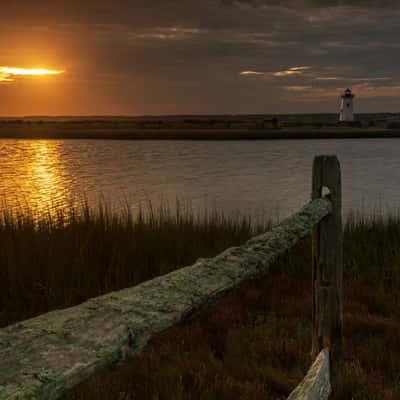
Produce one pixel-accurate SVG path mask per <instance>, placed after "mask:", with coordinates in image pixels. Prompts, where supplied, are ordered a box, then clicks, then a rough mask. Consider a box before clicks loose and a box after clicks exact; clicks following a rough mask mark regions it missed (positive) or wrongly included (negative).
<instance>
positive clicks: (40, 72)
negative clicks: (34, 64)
mask: <svg viewBox="0 0 400 400" xmlns="http://www.w3.org/2000/svg"><path fill="white" fill-rule="evenodd" d="M63 72H64V71H60V70H51V69H46V68H17V67H1V66H0V82H2V81H3V82H13V81H14V80H15V77H19V76H46V75H59V74H62V73H63Z"/></svg>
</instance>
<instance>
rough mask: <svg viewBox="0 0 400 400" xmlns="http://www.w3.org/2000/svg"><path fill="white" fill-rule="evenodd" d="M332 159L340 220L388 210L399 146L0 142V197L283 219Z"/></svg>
mask: <svg viewBox="0 0 400 400" xmlns="http://www.w3.org/2000/svg"><path fill="white" fill-rule="evenodd" d="M318 154H337V155H338V157H339V159H340V162H341V165H342V173H343V196H344V198H343V203H344V212H345V213H348V212H349V211H350V210H356V211H362V212H364V213H366V214H371V213H373V212H374V211H376V210H377V209H378V210H379V211H382V212H384V213H389V212H397V211H398V209H399V206H400V186H399V183H400V140H397V139H382V140H379V139H371V140H350V139H349V140H327V141H322V140H290V141H284V140H282V141H238V142H234V141H227V142H201V141H199V142H195V141H112V140H108V141H106V140H103V141H102V140H51V141H50V140H3V139H2V140H0V199H2V206H1V207H5V204H7V207H8V208H9V209H13V210H19V209H21V208H25V207H29V208H30V209H32V210H34V211H35V212H38V213H45V212H47V211H48V210H50V211H51V212H56V210H57V209H60V208H68V207H69V206H70V205H71V202H72V201H73V202H81V201H83V198H86V199H87V201H88V202H89V204H90V205H94V206H96V205H97V204H98V202H99V199H105V200H106V201H108V202H111V203H112V205H113V207H114V208H115V209H116V210H122V209H124V208H126V206H127V205H129V207H131V208H132V210H133V211H135V210H137V209H138V207H139V205H140V204H142V205H145V204H146V203H147V202H148V201H149V200H150V201H151V202H152V204H153V205H155V206H156V205H158V204H159V203H160V202H163V203H169V204H170V206H171V207H174V206H175V202H176V199H177V198H178V199H180V200H181V201H185V202H187V203H190V204H191V206H192V207H193V208H194V209H195V210H199V211H202V210H204V209H205V208H210V207H211V208H216V209H218V210H222V211H224V212H226V213H228V214H229V213H236V212H239V213H241V214H244V215H252V216H256V217H270V216H271V217H273V218H274V219H276V218H279V219H281V218H283V217H285V216H287V215H288V214H290V213H291V212H293V211H295V210H297V209H298V208H299V207H301V206H302V205H303V204H305V202H307V201H308V199H309V194H310V187H311V168H312V160H313V157H314V156H315V155H318Z"/></svg>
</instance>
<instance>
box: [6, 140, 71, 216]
mask: <svg viewBox="0 0 400 400" xmlns="http://www.w3.org/2000/svg"><path fill="white" fill-rule="evenodd" d="M14 143H15V147H14V151H13V154H10V153H9V146H7V150H8V152H7V157H8V162H7V164H6V165H5V166H3V169H2V171H1V172H0V174H1V175H0V177H1V179H0V180H1V182H0V189H1V193H2V198H3V201H4V203H5V204H6V206H7V209H8V210H12V211H13V212H17V213H19V212H21V211H23V212H26V211H27V210H30V211H31V212H32V213H34V214H35V215H43V214H48V213H50V214H51V215H55V213H56V212H57V211H59V210H63V209H67V208H68V207H69V206H70V205H71V193H70V191H69V182H68V178H67V176H68V174H67V173H66V171H65V166H64V164H63V159H62V156H61V150H60V146H61V144H60V143H58V142H52V141H45V140H39V141H34V140H32V141H24V142H23V143H22V142H21V143H18V142H14ZM5 151H6V148H4V149H2V146H1V144H0V156H3V154H2V153H4V152H5ZM22 157H23V158H22ZM21 160H23V161H21Z"/></svg>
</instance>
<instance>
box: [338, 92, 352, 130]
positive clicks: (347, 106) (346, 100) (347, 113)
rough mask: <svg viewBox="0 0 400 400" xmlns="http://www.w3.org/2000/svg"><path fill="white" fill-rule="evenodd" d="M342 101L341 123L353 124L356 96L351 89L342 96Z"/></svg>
mask: <svg viewBox="0 0 400 400" xmlns="http://www.w3.org/2000/svg"><path fill="white" fill-rule="evenodd" d="M341 97H342V101H341V103H340V115H339V121H340V122H353V121H354V110H353V99H354V94H353V93H352V91H351V90H350V89H346V90H345V92H344V93H343V94H342V96H341Z"/></svg>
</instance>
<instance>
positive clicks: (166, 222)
mask: <svg viewBox="0 0 400 400" xmlns="http://www.w3.org/2000/svg"><path fill="white" fill-rule="evenodd" d="M256 229H257V228H254V226H252V224H251V222H250V220H248V219H246V218H241V217H239V216H237V217H235V218H232V217H230V218H227V217H225V216H224V215H223V214H222V213H218V212H216V211H211V212H209V213H205V214H202V215H201V216H200V214H198V215H197V214H195V213H194V212H193V211H192V210H191V209H190V207H187V206H185V205H183V204H180V203H178V204H177V207H176V208H175V211H174V212H172V211H171V210H170V209H169V208H168V207H166V206H160V207H159V208H158V209H156V210H155V209H154V208H153V207H152V206H151V204H149V206H148V207H146V208H142V209H141V210H140V211H139V213H138V215H136V216H133V215H132V214H131V213H130V212H129V211H126V212H125V213H120V214H116V213H113V212H112V211H111V207H109V206H107V205H105V204H100V205H99V207H98V208H97V209H96V210H92V209H90V208H89V207H88V206H84V207H83V208H82V209H79V210H77V209H76V208H73V207H71V208H70V210H68V211H60V212H58V214H56V215H54V213H49V214H48V215H47V216H46V217H42V218H41V219H39V220H38V219H37V218H36V216H35V214H34V213H24V214H22V213H20V214H18V215H16V214H15V213H14V214H11V213H7V212H6V211H3V213H2V214H1V215H0V310H1V311H0V326H5V325H8V324H10V323H12V322H15V321H18V320H22V319H26V318H29V317H32V316H35V315H38V314H41V313H44V312H46V311H49V310H53V309H57V308H63V307H68V306H71V305H75V304H78V303H80V302H82V301H84V300H86V299H88V298H90V297H94V296H98V295H100V294H103V293H106V292H109V291H113V290H118V289H122V288H125V287H129V286H134V285H136V284H138V283H140V282H143V281H145V280H148V279H151V278H153V277H155V276H158V275H162V274H165V273H167V272H170V271H171V270H174V269H177V268H180V267H183V266H186V265H189V264H191V263H193V262H194V261H195V260H196V259H197V258H198V257H199V256H200V255H201V256H206V257H208V256H213V255H215V254H217V253H218V252H220V251H222V250H224V249H225V248H226V247H228V246H232V245H237V244H240V243H242V242H243V241H245V240H246V239H248V238H249V237H250V236H251V235H252V234H253V233H254V232H255V230H256Z"/></svg>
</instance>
